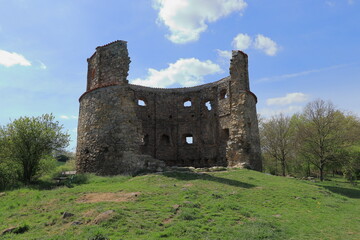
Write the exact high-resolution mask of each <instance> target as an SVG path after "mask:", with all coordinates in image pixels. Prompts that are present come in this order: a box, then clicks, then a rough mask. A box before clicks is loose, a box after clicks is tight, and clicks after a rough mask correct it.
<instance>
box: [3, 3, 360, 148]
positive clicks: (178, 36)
mask: <svg viewBox="0 0 360 240" xmlns="http://www.w3.org/2000/svg"><path fill="white" fill-rule="evenodd" d="M359 23H360V1H359V0H316V1H314V0H291V1H289V0H272V1H264V0H136V1H128V0H126V1H125V0H103V1H98V0H97V1H95V0H61V1H60V0H55V1H48V0H32V1H30V0H0V96H1V101H0V125H5V124H7V123H9V122H10V120H13V119H16V118H18V117H20V116H39V115H41V114H43V113H53V114H54V115H55V117H56V119H57V120H58V121H59V122H60V123H61V124H63V125H64V127H65V129H67V130H68V131H69V133H70V134H71V137H72V142H71V146H70V148H69V149H70V150H74V147H75V145H76V127H77V116H78V111H79V104H78V98H79V96H80V95H81V94H82V93H83V92H84V91H85V87H86V73H87V62H86V59H87V58H88V57H90V56H91V55H92V54H93V52H94V51H95V48H96V47H97V46H100V45H104V44H107V43H109V42H112V41H115V40H126V41H128V49H129V55H130V58H131V61H132V62H131V65H130V72H129V77H128V79H129V80H130V82H133V83H137V84H143V85H149V86H154V87H183V86H192V85H195V84H202V83H208V82H212V81H215V80H218V79H220V78H222V77H225V76H228V75H229V73H228V68H229V53H230V52H229V51H230V50H232V49H240V50H243V51H244V52H246V53H247V54H248V55H249V73H250V85H251V90H252V91H253V92H254V93H255V94H256V95H257V96H258V100H259V102H258V105H257V110H258V112H259V113H260V114H262V115H263V116H264V117H269V116H271V115H273V114H276V113H279V112H283V113H286V114H292V113H295V112H298V111H301V109H302V107H303V106H304V105H306V103H307V102H309V101H311V100H314V99H317V98H321V99H324V100H331V101H332V102H333V103H334V104H335V105H336V106H337V107H338V108H340V109H342V110H346V111H352V112H353V113H354V114H357V115H358V116H359V115H360V104H359V103H360V93H359V90H360V58H359V56H360V24H359Z"/></svg>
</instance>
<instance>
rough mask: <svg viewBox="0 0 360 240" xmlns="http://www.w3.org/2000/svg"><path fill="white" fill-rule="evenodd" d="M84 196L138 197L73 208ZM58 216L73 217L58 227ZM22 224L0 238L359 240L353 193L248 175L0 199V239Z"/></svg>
mask: <svg viewBox="0 0 360 240" xmlns="http://www.w3.org/2000/svg"><path fill="white" fill-rule="evenodd" d="M90 192H117V193H121V192H140V194H139V196H137V197H136V200H135V201H129V202H98V203H78V202H77V199H79V198H80V197H81V196H83V195H84V194H85V193H90ZM176 205H180V206H176ZM107 210H115V213H114V214H113V218H111V219H109V220H107V221H104V222H102V223H100V224H98V225H96V224H93V223H92V220H93V219H94V218H95V217H96V216H97V215H98V214H99V213H102V212H104V211H107ZM65 211H66V212H71V213H73V214H75V215H74V216H73V217H70V218H67V219H62V218H61V212H65ZM74 221H80V222H82V223H83V224H82V225H77V226H73V225H71V223H72V222H74ZM24 224H27V225H28V226H29V228H30V230H29V231H28V232H26V233H24V234H18V235H14V234H7V235H4V236H3V237H2V238H3V239H89V238H91V237H94V236H96V235H98V236H100V235H102V236H106V237H109V238H110V239H159V238H167V239H222V240H223V239H360V188H359V187H352V186H351V185H349V184H347V183H344V182H342V181H341V180H340V179H338V180H333V181H330V182H326V183H323V184H320V183H313V182H309V181H301V180H296V179H289V178H282V177H275V176H269V175H266V174H263V173H258V172H253V171H249V170H236V171H229V172H215V173H206V174H195V173H164V174H160V175H158V174H151V175H144V176H138V177H135V178H128V177H113V178H105V177H91V179H90V183H88V184H83V185H78V186H75V187H74V188H67V187H59V188H56V189H53V190H33V189H21V190H14V191H9V192H6V195H5V196H2V197H0V231H2V230H4V229H6V228H8V227H11V226H22V225H24ZM0 239H1V236H0Z"/></svg>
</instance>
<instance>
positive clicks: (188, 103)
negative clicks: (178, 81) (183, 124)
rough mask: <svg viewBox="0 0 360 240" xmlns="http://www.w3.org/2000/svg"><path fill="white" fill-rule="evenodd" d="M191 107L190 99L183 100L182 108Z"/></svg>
mask: <svg viewBox="0 0 360 240" xmlns="http://www.w3.org/2000/svg"><path fill="white" fill-rule="evenodd" d="M191 105H192V103H191V99H190V98H187V99H185V100H184V107H191Z"/></svg>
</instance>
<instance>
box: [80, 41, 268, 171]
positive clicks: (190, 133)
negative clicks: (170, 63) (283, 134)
mask: <svg viewBox="0 0 360 240" xmlns="http://www.w3.org/2000/svg"><path fill="white" fill-rule="evenodd" d="M232 54H233V55H232V60H231V63H230V76H229V77H226V78H223V79H221V80H219V81H217V82H213V83H209V84H204V85H200V86H196V87H190V88H173V89H159V88H149V87H143V86H137V85H132V84H128V81H127V79H126V78H127V75H128V70H129V64H130V59H129V57H128V51H127V47H126V42H125V41H116V42H113V43H110V44H107V45H105V46H102V47H97V48H96V52H95V53H94V55H93V56H91V57H90V58H89V59H88V81H87V91H86V92H85V93H84V94H83V95H82V96H81V97H80V100H79V101H80V114H79V125H78V145H77V170H78V171H79V172H93V173H97V174H101V175H113V174H133V173H136V172H137V171H142V170H147V169H156V167H157V166H161V165H162V164H166V165H168V166H194V167H210V166H230V167H248V168H251V169H254V170H258V171H260V170H261V166H262V164H261V153H260V143H259V131H258V122H257V115H256V102H257V99H256V96H255V95H254V94H253V93H252V92H250V89H249V77H248V59H247V55H246V54H245V53H243V52H241V51H233V53H232Z"/></svg>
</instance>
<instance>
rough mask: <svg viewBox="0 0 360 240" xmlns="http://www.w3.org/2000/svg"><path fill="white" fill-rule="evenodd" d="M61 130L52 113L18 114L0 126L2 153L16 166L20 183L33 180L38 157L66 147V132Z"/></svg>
mask: <svg viewBox="0 0 360 240" xmlns="http://www.w3.org/2000/svg"><path fill="white" fill-rule="evenodd" d="M62 130H63V127H62V125H59V122H57V121H54V116H53V115H52V114H44V115H42V116H41V117H31V118H30V117H21V118H19V119H17V120H14V121H13V122H11V123H9V124H8V125H7V126H5V127H4V128H2V131H1V137H0V139H2V149H3V150H2V153H3V154H4V155H6V157H7V159H9V160H10V161H11V162H12V163H14V164H17V165H18V166H19V169H20V173H19V175H20V176H19V177H20V179H21V181H22V182H24V183H30V182H31V181H33V180H34V178H35V177H36V176H37V174H38V173H39V171H40V169H41V168H40V167H41V160H43V159H46V157H47V156H49V155H51V153H52V152H53V151H55V150H58V149H61V148H65V147H67V146H68V144H69V135H68V134H67V133H63V132H62ZM0 155H1V154H0Z"/></svg>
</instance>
